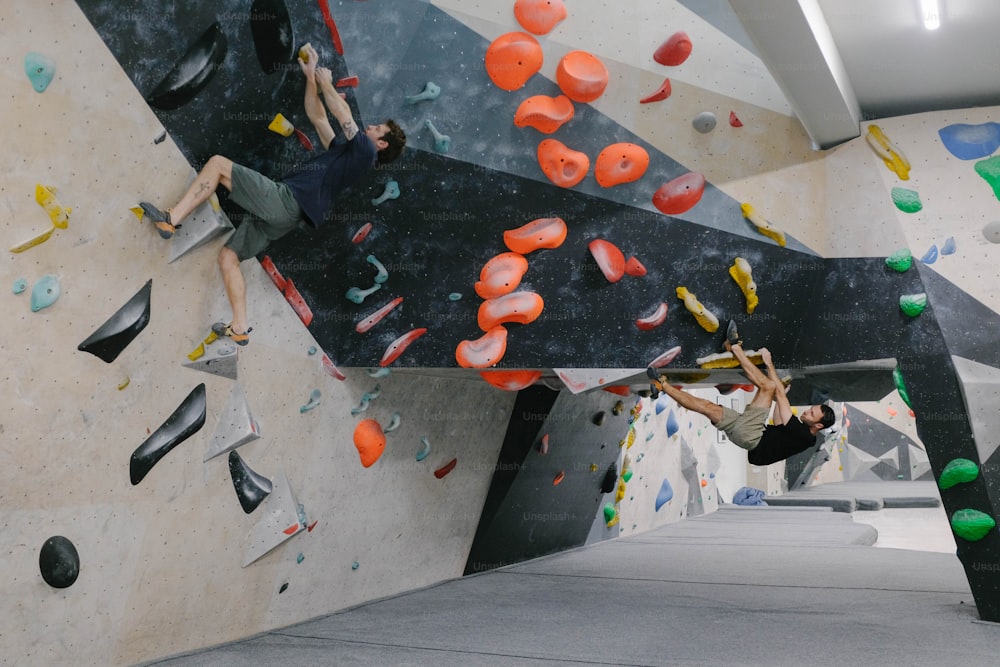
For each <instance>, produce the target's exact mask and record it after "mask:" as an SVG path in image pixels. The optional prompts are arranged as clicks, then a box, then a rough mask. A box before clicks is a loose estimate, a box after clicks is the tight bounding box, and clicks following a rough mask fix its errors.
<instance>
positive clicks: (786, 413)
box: [760, 347, 793, 424]
mask: <svg viewBox="0 0 1000 667" xmlns="http://www.w3.org/2000/svg"><path fill="white" fill-rule="evenodd" d="M760 357H761V359H763V360H764V366H765V367H766V368H767V377H768V378H770V380H771V381H772V382H774V384H775V385H776V386H777V388H776V389H775V390H774V402H775V408H774V413H775V415H776V416H777V419H776V420H775V421H779V420H780V423H782V424H787V423H788V420H789V419H791V418H792V416H793V415H792V406H791V405H790V404H789V403H788V397H787V396H786V395H785V387H784V386H783V385H782V384H781V379H780V378H779V377H778V371H776V370H774V362H773V361H772V360H771V351H770V350H768V349H767V348H766V347H764V348H761V350H760Z"/></svg>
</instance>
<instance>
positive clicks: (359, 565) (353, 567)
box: [351, 561, 361, 570]
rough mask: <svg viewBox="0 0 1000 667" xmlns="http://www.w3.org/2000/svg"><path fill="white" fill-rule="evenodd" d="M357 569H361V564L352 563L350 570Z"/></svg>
mask: <svg viewBox="0 0 1000 667" xmlns="http://www.w3.org/2000/svg"><path fill="white" fill-rule="evenodd" d="M359 567H361V563H359V562H358V561H354V562H353V563H351V569H352V570H356V569H358V568H359Z"/></svg>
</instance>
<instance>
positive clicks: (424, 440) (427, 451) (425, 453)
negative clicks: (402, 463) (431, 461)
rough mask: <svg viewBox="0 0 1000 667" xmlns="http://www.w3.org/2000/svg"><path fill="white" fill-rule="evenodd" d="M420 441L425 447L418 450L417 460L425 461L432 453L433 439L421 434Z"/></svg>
mask: <svg viewBox="0 0 1000 667" xmlns="http://www.w3.org/2000/svg"><path fill="white" fill-rule="evenodd" d="M420 442H422V443H423V445H424V446H423V447H422V448H421V449H420V451H418V452H417V460H418V461H423V460H424V459H426V458H427V457H428V456H429V455H430V453H431V441H430V440H428V439H427V436H426V435H422V436H420Z"/></svg>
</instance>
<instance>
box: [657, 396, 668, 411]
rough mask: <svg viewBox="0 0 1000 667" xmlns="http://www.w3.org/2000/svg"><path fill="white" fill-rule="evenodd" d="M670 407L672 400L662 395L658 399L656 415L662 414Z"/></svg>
mask: <svg viewBox="0 0 1000 667" xmlns="http://www.w3.org/2000/svg"><path fill="white" fill-rule="evenodd" d="M669 407H670V398H669V397H668V396H667V395H666V394H660V397H659V398H658V399H656V414H660V413H661V412H663V411H664V410H666V409H667V408H669Z"/></svg>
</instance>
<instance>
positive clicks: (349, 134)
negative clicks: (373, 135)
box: [316, 67, 358, 141]
mask: <svg viewBox="0 0 1000 667" xmlns="http://www.w3.org/2000/svg"><path fill="white" fill-rule="evenodd" d="M316 79H317V82H318V83H319V90H320V92H321V93H322V94H323V100H324V101H325V102H326V106H327V108H328V109H329V110H330V113H331V114H333V117H334V118H336V119H337V122H338V123H340V127H341V128H342V129H343V130H344V137H345V138H346V139H347V140H348V141H350V140H351V139H353V138H354V135H356V134H357V133H358V125H357V123H355V122H354V116H353V115H351V107H349V106H348V105H347V101H346V100H345V99H344V98H343V97H341V96H340V93H338V92H337V89H336V88H334V87H333V74H332V73H331V72H330V70H328V69H326V68H325V67H320V68H318V69H317V70H316Z"/></svg>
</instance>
